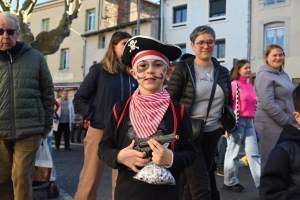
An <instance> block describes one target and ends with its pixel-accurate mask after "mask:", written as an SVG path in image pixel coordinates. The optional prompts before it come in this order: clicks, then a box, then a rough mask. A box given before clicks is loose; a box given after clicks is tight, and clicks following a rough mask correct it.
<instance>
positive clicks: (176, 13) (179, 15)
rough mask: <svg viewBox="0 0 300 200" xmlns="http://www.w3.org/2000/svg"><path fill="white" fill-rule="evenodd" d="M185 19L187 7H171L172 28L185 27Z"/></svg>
mask: <svg viewBox="0 0 300 200" xmlns="http://www.w3.org/2000/svg"><path fill="white" fill-rule="evenodd" d="M186 19H187V5H182V6H176V7H173V24H174V25H173V27H179V26H185V25H186V21H187V20H186Z"/></svg>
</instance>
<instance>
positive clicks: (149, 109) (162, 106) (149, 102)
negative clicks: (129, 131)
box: [129, 88, 170, 138]
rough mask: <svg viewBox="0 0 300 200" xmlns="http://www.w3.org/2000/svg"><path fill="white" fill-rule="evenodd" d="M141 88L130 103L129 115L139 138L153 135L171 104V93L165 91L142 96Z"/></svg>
mask: <svg viewBox="0 0 300 200" xmlns="http://www.w3.org/2000/svg"><path fill="white" fill-rule="evenodd" d="M139 91H140V90H139V88H138V89H137V90H136V91H135V92H134V93H133V95H132V99H131V101H130V107H129V115H130V121H131V124H132V127H133V130H134V131H135V133H136V134H137V136H138V137H139V138H146V137H149V136H151V135H153V134H154V133H155V132H156V130H157V128H158V126H159V124H160V122H161V120H162V118H163V117H164V115H165V113H166V111H167V108H168V106H169V103H170V95H169V93H168V92H167V91H166V90H165V89H163V90H162V91H161V92H159V93H156V94H152V95H140V94H139Z"/></svg>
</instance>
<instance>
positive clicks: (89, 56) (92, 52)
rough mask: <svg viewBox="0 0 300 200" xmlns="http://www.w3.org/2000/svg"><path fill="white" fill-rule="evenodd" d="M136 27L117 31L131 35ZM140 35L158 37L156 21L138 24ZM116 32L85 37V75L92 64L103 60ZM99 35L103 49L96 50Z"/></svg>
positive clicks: (111, 31)
mask: <svg viewBox="0 0 300 200" xmlns="http://www.w3.org/2000/svg"><path fill="white" fill-rule="evenodd" d="M134 27H136V25H132V26H127V27H125V28H122V29H119V30H120V31H127V32H128V33H130V34H132V29H133V28H134ZM140 29H141V31H140V33H141V35H145V36H151V37H155V38H157V37H158V34H159V33H158V19H157V20H153V21H150V22H144V23H141V24H140ZM115 31H116V30H110V31H107V32H104V33H99V34H95V35H92V36H88V37H87V52H86V64H85V66H86V69H85V70H86V74H87V73H88V70H89V68H90V67H91V66H92V65H93V62H94V61H96V62H99V61H101V60H102V59H103V57H104V55H105V53H106V51H107V47H108V45H109V42H110V39H111V36H112V35H113V33H114V32H115ZM99 35H101V36H102V35H105V48H103V49H99V48H98V38H99Z"/></svg>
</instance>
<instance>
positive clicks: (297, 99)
mask: <svg viewBox="0 0 300 200" xmlns="http://www.w3.org/2000/svg"><path fill="white" fill-rule="evenodd" d="M292 96H293V102H294V106H295V110H296V111H297V112H300V84H299V85H298V86H297V87H296V88H295V89H294V91H293V93H292Z"/></svg>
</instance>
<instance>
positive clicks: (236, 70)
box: [231, 59, 250, 80]
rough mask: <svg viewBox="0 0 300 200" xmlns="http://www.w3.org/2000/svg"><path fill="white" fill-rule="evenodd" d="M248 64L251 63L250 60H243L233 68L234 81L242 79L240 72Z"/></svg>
mask: <svg viewBox="0 0 300 200" xmlns="http://www.w3.org/2000/svg"><path fill="white" fill-rule="evenodd" d="M246 63H249V61H248V60H245V59H242V60H239V61H238V62H237V63H236V64H235V66H234V68H233V70H232V73H231V76H232V79H233V80H237V79H239V77H240V74H239V70H240V69H241V68H242V67H243V66H244V65H245V64H246ZM249 64H250V63H249Z"/></svg>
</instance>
